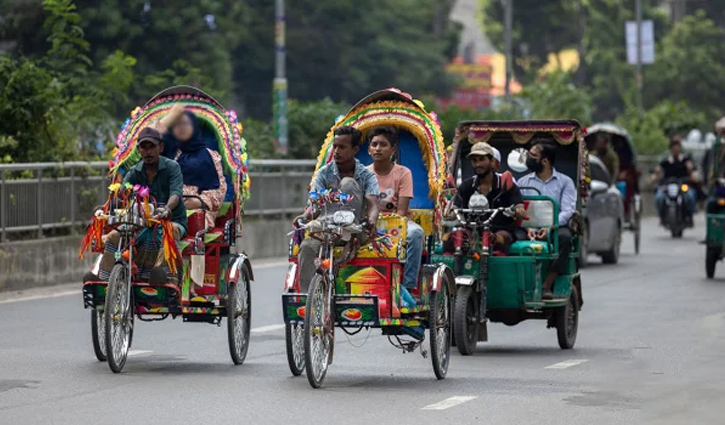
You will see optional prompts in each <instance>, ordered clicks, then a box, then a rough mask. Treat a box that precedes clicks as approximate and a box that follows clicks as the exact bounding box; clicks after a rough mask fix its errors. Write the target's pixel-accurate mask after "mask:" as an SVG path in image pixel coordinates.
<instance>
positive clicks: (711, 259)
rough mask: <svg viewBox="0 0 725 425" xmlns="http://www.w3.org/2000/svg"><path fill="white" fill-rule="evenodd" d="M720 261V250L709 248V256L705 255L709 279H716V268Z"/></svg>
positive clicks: (706, 271)
mask: <svg viewBox="0 0 725 425" xmlns="http://www.w3.org/2000/svg"><path fill="white" fill-rule="evenodd" d="M719 259H720V250H719V249H717V248H712V247H709V246H708V247H707V254H706V255H705V273H706V274H707V278H708V279H712V278H714V277H715V266H716V265H717V262H718V260H719Z"/></svg>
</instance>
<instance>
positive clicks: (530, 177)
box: [518, 139, 577, 299]
mask: <svg viewBox="0 0 725 425" xmlns="http://www.w3.org/2000/svg"><path fill="white" fill-rule="evenodd" d="M555 163H556V147H555V146H554V144H553V143H552V142H550V141H548V140H547V139H535V140H534V141H533V142H532V146H531V149H529V155H528V159H527V160H526V167H527V168H528V169H529V170H530V171H532V172H531V173H530V174H527V175H526V176H524V177H522V178H521V179H519V182H518V184H519V186H520V187H522V188H523V189H521V190H522V191H526V189H525V188H526V187H532V188H535V189H538V190H539V191H540V192H541V194H542V195H544V196H548V197H550V198H552V199H554V201H555V202H556V203H558V204H559V232H558V233H559V257H558V258H557V259H556V260H554V261H553V262H552V263H551V265H550V266H549V273H548V274H547V275H546V279H545V280H544V284H543V288H542V292H543V294H542V298H543V299H552V298H553V294H552V292H551V288H552V286H553V285H554V281H555V280H556V277H557V276H559V275H561V274H564V273H565V272H566V264H567V262H568V261H569V254H570V253H571V231H570V230H569V220H571V218H572V217H573V216H574V213H575V212H576V198H577V192H576V186H575V185H574V182H573V181H572V179H571V178H569V176H567V175H565V174H562V173H560V172H558V171H556V169H555V168H554V164H555ZM528 192H533V193H531V195H537V194H538V193H536V192H534V191H531V190H529V191H528ZM527 231H528V235H527V236H528V237H529V238H530V239H545V238H546V235H547V233H548V231H549V229H547V228H541V229H538V230H537V229H533V228H530V229H528V230H527Z"/></svg>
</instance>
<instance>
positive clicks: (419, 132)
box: [315, 88, 446, 200]
mask: <svg viewBox="0 0 725 425" xmlns="http://www.w3.org/2000/svg"><path fill="white" fill-rule="evenodd" d="M380 125H393V126H395V127H397V128H402V129H405V130H407V131H409V132H410V133H411V134H413V136H415V138H416V139H417V141H418V144H419V146H420V149H421V151H422V152H423V162H424V163H425V166H426V169H427V170H428V183H429V187H430V192H429V197H430V198H431V199H434V200H436V199H438V197H439V196H440V195H441V194H442V192H443V185H444V182H445V176H446V150H445V146H444V144H443V136H442V134H441V129H440V124H439V122H438V116H437V115H436V113H435V112H432V111H431V112H428V111H426V109H425V105H423V102H421V101H419V100H416V99H413V97H412V96H411V95H409V94H408V93H404V92H402V91H400V90H398V89H396V88H388V89H385V90H380V91H377V92H375V93H372V94H370V95H368V96H366V97H365V98H363V99H362V100H361V101H359V102H358V103H357V104H356V105H355V106H353V107H352V109H351V110H350V111H349V112H348V113H347V114H346V115H345V116H343V117H342V118H340V119H339V120H338V121H337V122H336V123H335V124H334V125H333V126H332V128H330V131H329V132H328V133H327V137H326V138H325V142H324V143H323V145H322V149H320V154H319V156H318V158H317V167H316V169H315V171H317V170H319V169H320V168H322V166H324V165H325V164H327V163H329V162H330V161H332V142H333V139H334V132H335V130H336V129H337V128H339V127H342V126H352V127H355V128H357V129H358V130H360V131H362V132H363V134H364V135H365V134H367V133H368V132H369V131H370V130H372V129H373V128H374V127H377V126H380Z"/></svg>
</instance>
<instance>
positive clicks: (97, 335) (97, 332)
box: [91, 308, 107, 362]
mask: <svg viewBox="0 0 725 425" xmlns="http://www.w3.org/2000/svg"><path fill="white" fill-rule="evenodd" d="M91 339H92V340H93V352H94V353H96V358H97V359H98V361H99V362H105V361H106V360H107V358H106V315H105V314H104V313H103V312H100V311H98V310H96V309H95V308H94V309H93V310H91Z"/></svg>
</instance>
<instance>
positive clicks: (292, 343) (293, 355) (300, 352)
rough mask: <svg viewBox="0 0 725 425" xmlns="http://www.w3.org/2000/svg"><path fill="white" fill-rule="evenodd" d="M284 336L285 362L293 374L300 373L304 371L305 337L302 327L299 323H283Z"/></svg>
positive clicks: (297, 374) (298, 374)
mask: <svg viewBox="0 0 725 425" xmlns="http://www.w3.org/2000/svg"><path fill="white" fill-rule="evenodd" d="M284 337H285V341H286V343H287V363H288V364H289V370H290V372H292V375H294V376H300V375H302V372H304V371H305V338H304V328H303V326H302V325H301V324H299V323H295V324H290V323H287V324H286V325H284Z"/></svg>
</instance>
